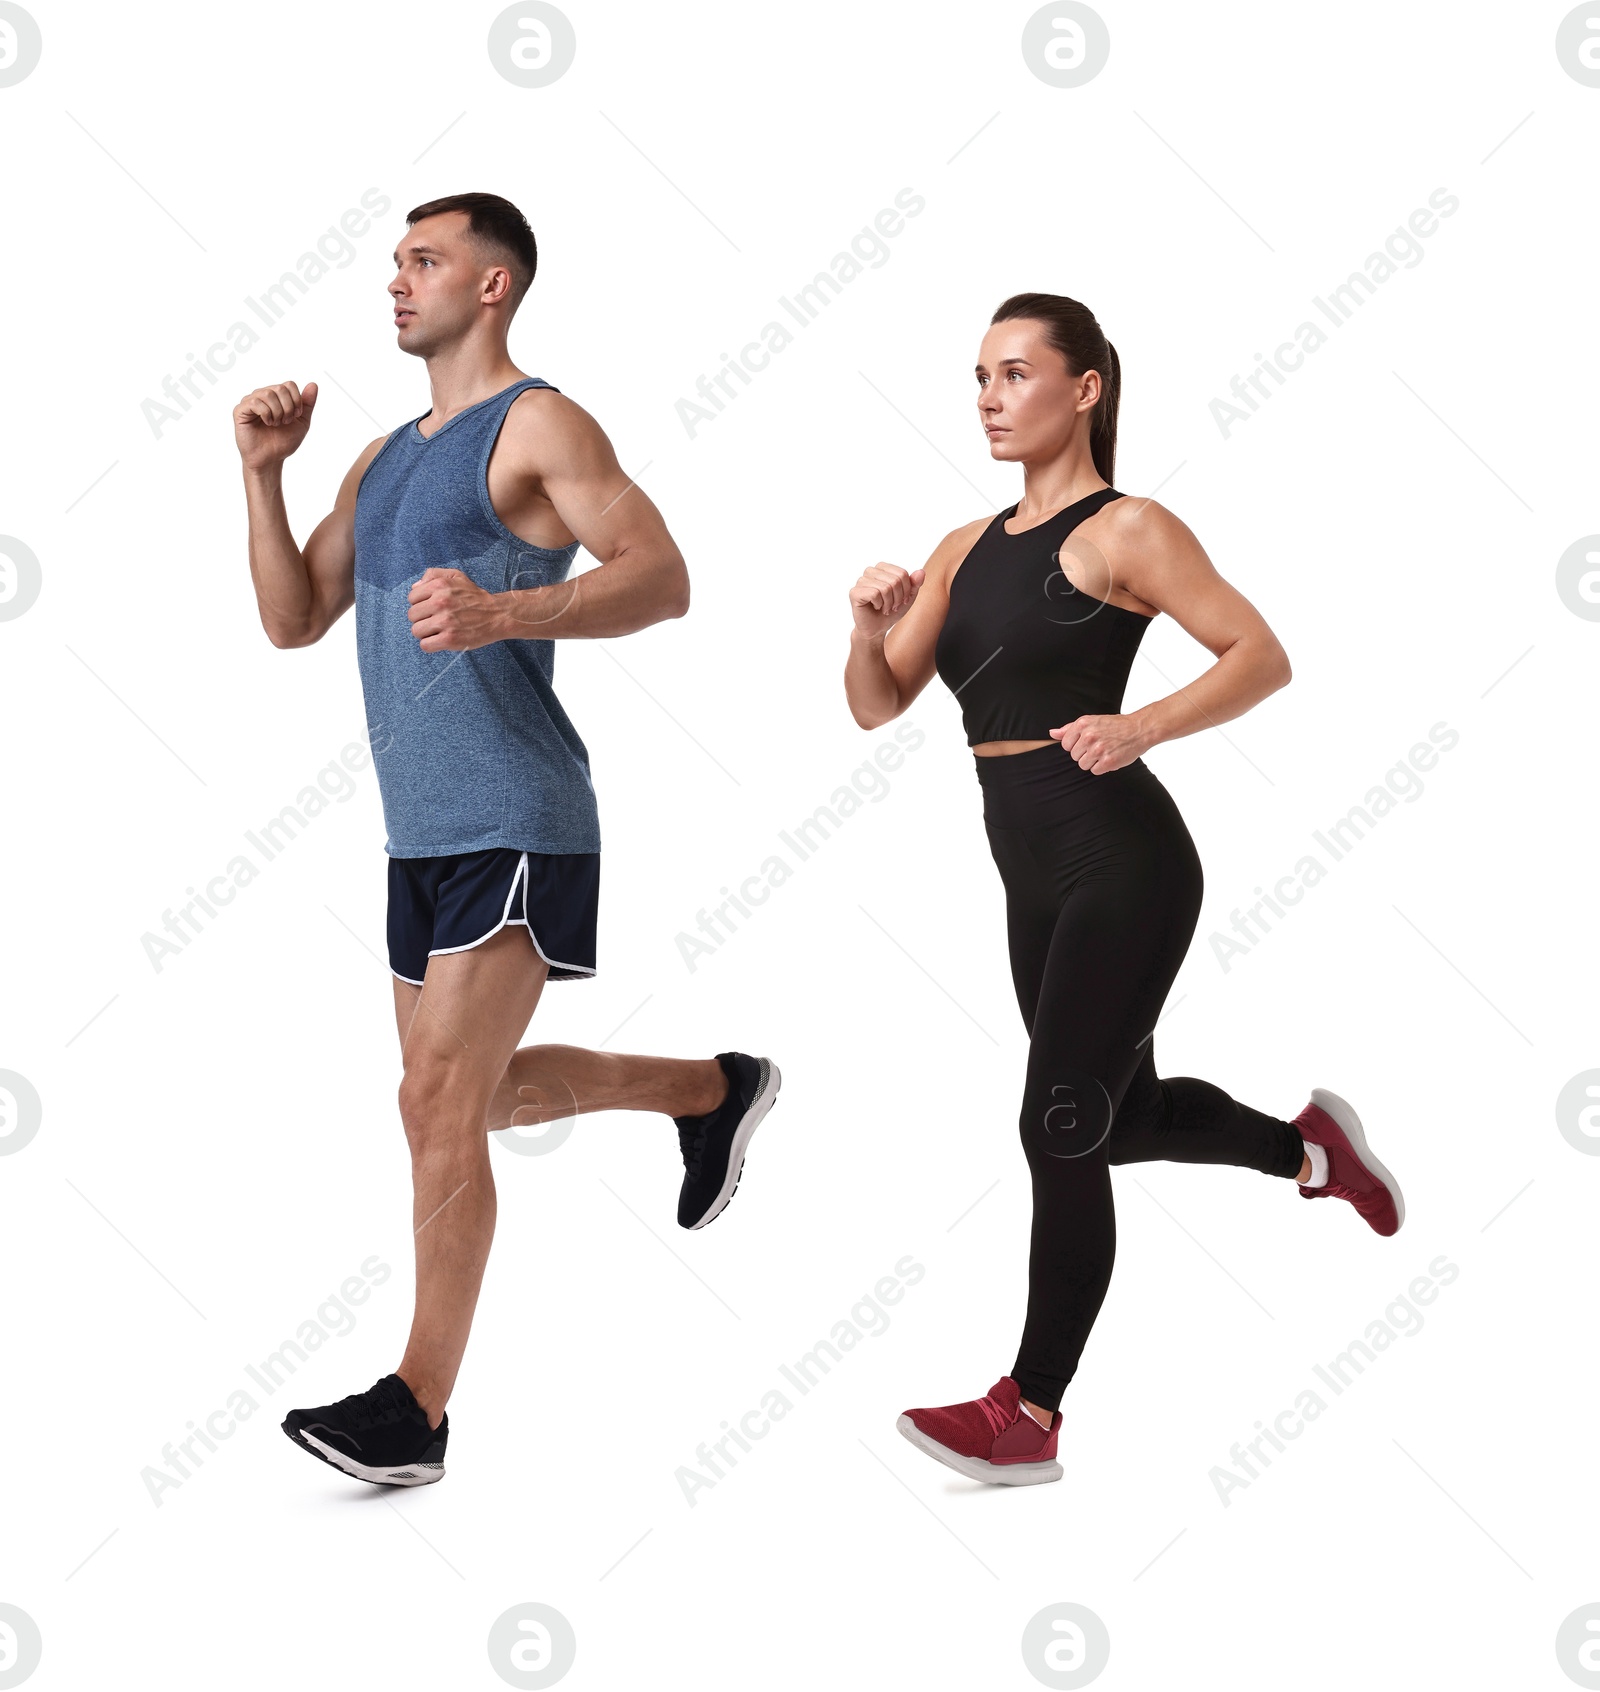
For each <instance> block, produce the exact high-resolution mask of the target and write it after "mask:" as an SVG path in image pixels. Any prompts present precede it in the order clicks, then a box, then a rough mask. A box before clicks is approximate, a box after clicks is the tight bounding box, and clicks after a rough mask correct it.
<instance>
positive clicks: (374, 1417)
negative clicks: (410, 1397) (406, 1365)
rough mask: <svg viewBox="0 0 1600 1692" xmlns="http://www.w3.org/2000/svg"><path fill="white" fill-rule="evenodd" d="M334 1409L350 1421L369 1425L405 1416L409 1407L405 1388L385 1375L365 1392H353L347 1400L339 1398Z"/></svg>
mask: <svg viewBox="0 0 1600 1692" xmlns="http://www.w3.org/2000/svg"><path fill="white" fill-rule="evenodd" d="M334 1409H335V1410H342V1411H344V1412H345V1414H346V1416H347V1417H349V1418H350V1419H351V1420H360V1421H364V1422H369V1423H370V1422H378V1421H383V1420H385V1419H386V1418H388V1417H390V1416H401V1415H405V1414H407V1413H408V1412H409V1411H410V1409H411V1406H410V1405H409V1404H408V1403H407V1402H406V1391H405V1388H404V1387H403V1386H402V1385H401V1384H400V1383H399V1382H398V1381H397V1380H396V1379H395V1378H393V1377H391V1376H388V1375H385V1376H384V1378H383V1379H382V1380H381V1381H379V1382H378V1383H377V1384H376V1385H375V1386H370V1387H368V1388H367V1390H366V1391H365V1392H353V1393H351V1394H350V1395H349V1397H348V1398H341V1399H340V1400H339V1402H338V1403H337V1404H336V1405H334Z"/></svg>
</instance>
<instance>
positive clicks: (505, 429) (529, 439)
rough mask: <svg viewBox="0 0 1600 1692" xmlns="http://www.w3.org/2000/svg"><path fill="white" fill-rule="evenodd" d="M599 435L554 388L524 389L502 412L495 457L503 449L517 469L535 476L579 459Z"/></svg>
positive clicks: (576, 406)
mask: <svg viewBox="0 0 1600 1692" xmlns="http://www.w3.org/2000/svg"><path fill="white" fill-rule="evenodd" d="M599 436H600V426H599V424H597V423H596V422H595V420H594V418H592V417H591V416H590V415H589V413H588V412H587V411H585V410H584V409H583V407H582V406H581V405H579V404H578V403H577V401H576V400H572V399H568V397H567V396H566V395H565V394H560V393H557V392H556V390H555V389H554V388H525V389H524V390H523V391H522V392H521V393H520V394H518V395H517V397H516V398H515V399H514V400H513V401H512V402H511V405H510V408H509V410H507V412H506V419H505V422H504V424H503V425H502V426H501V429H500V440H499V441H498V442H497V443H496V448H497V455H498V449H499V448H500V447H502V446H503V447H504V448H505V449H506V451H505V454H504V456H506V457H509V459H510V460H511V462H512V464H513V465H514V466H515V468H516V469H517V470H519V471H520V472H522V473H523V474H526V475H531V476H535V477H537V476H539V475H540V474H542V473H543V472H544V471H545V470H547V469H549V468H552V467H554V466H558V465H562V464H566V463H569V462H570V461H571V460H572V459H573V458H574V457H581V456H582V455H583V454H584V452H585V451H586V450H588V449H591V448H592V443H593V441H594V440H595V438H596V437H599ZM601 438H603V437H601Z"/></svg>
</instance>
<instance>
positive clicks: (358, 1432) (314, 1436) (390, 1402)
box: [283, 1375, 450, 1486]
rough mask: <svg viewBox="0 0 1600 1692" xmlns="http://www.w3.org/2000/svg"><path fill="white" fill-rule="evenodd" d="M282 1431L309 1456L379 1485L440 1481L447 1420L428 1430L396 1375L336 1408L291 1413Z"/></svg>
mask: <svg viewBox="0 0 1600 1692" xmlns="http://www.w3.org/2000/svg"><path fill="white" fill-rule="evenodd" d="M283 1431H284V1432H285V1433H286V1434H288V1436H289V1437H290V1439H292V1440H293V1441H294V1442H295V1444H296V1445H299V1446H303V1447H304V1448H305V1449H306V1450H307V1451H309V1452H310V1453H311V1455H312V1456H313V1457H320V1458H321V1459H322V1460H323V1462H324V1463H332V1464H333V1466H334V1468H336V1469H343V1470H344V1472H345V1473H346V1474H347V1475H354V1476H355V1478H356V1479H357V1480H364V1481H372V1482H373V1483H374V1484H375V1485H378V1486H426V1485H427V1484H428V1483H429V1482H430V1481H436V1480H442V1479H443V1478H444V1448H445V1442H446V1441H447V1440H448V1439H449V1437H450V1417H449V1415H448V1413H447V1414H446V1415H445V1416H444V1417H443V1418H441V1420H440V1422H439V1425H438V1427H436V1428H430V1427H429V1426H428V1418H427V1416H426V1415H425V1414H424V1413H423V1409H422V1406H421V1405H420V1404H418V1403H417V1401H416V1399H415V1398H413V1397H412V1396H411V1388H410V1387H408V1386H407V1385H406V1383H405V1382H404V1381H403V1380H401V1379H400V1377H399V1376H398V1375H385V1376H384V1377H383V1379H382V1380H381V1381H379V1382H378V1383H377V1385H376V1386H373V1387H370V1388H369V1389H368V1390H367V1391H366V1392H357V1393H352V1394H351V1395H350V1397H349V1398H341V1399H340V1400H339V1402H338V1403H337V1404H321V1405H318V1406H317V1407H316V1409H314V1410H291V1411H290V1412H289V1414H288V1415H287V1416H285V1417H284V1419H283Z"/></svg>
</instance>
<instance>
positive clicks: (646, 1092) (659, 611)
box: [233, 194, 779, 1486]
mask: <svg viewBox="0 0 1600 1692" xmlns="http://www.w3.org/2000/svg"><path fill="white" fill-rule="evenodd" d="M407 225H408V228H407V233H406V235H405V236H404V238H403V239H402V241H401V245H400V247H399V249H398V250H397V251H396V253H395V255H394V257H395V275H394V280H393V281H392V282H391V283H390V284H389V293H390V295H391V297H392V300H393V305H394V322H395V330H396V339H397V341H398V343H399V346H400V349H401V351H402V352H408V353H411V354H413V355H414V356H416V357H419V358H421V359H423V360H424V361H425V362H426V364H427V367H428V381H429V386H430V389H431V392H432V399H433V404H432V407H431V408H430V409H429V411H427V412H426V413H425V414H424V415H423V416H422V417H419V418H417V419H416V420H415V421H414V422H411V423H406V424H404V425H402V426H401V427H400V428H398V429H396V430H395V431H394V432H393V433H392V434H390V435H388V436H385V437H382V438H380V439H378V440H375V441H373V442H371V443H370V444H369V445H368V447H367V448H366V450H365V451H364V452H363V453H362V454H361V456H360V457H359V458H358V459H357V460H356V462H355V463H354V465H352V466H351V469H350V471H349V474H348V475H346V477H345V479H344V483H343V485H342V486H341V487H340V489H339V496H338V499H337V502H336V503H335V506H334V509H333V511H332V513H331V514H330V515H329V516H328V517H326V518H324V519H323V521H322V522H321V523H319V524H318V525H317V527H316V529H315V530H314V531H313V532H312V535H311V538H310V539H309V540H308V541H307V542H306V544H305V546H304V547H303V548H302V547H299V546H297V545H296V544H295V540H294V536H293V535H292V534H291V532H290V529H289V520H288V516H287V514H286V512H285V509H284V501H283V489H282V475H283V461H284V460H285V459H286V458H287V457H288V456H289V454H290V453H292V452H293V451H294V450H295V449H296V448H297V447H298V446H299V445H300V443H301V441H303V440H304V439H305V436H306V431H307V429H308V428H309V427H310V425H311V416H312V412H313V410H314V409H315V406H316V402H317V385H316V383H314V382H308V383H307V384H306V385H305V387H304V389H302V388H300V387H299V386H297V385H296V384H295V383H293V382H280V383H277V384H275V385H273V386H271V387H267V388H259V389H257V390H256V392H254V393H253V394H249V395H247V396H246V397H245V398H244V399H243V400H241V401H240V403H239V405H238V406H237V407H236V408H235V410H234V414H233V422H234V435H235V438H236V440H237V442H238V446H239V453H240V456H241V457H242V458H243V460H244V481H245V497H246V502H247V504H248V507H249V517H250V574H251V577H252V579H253V581H254V583H255V590H256V599H257V601H258V603H259V605H260V610H261V621H262V624H263V626H264V627H265V629H266V631H267V635H268V637H269V638H270V639H271V641H272V643H273V645H274V646H281V647H291V646H309V645H310V644H311V643H312V642H313V641H317V640H320V639H321V638H322V637H323V635H325V634H326V633H327V632H328V630H329V629H330V628H332V626H333V625H334V623H335V622H336V621H337V620H338V619H339V618H340V617H341V616H342V615H343V614H344V612H345V611H347V610H348V609H349V608H350V606H352V605H354V606H355V608H356V650H357V656H358V659H359V663H360V669H361V682H362V690H363V692H364V694H365V697H366V707H367V718H368V732H369V737H370V739H371V742H372V747H373V755H374V756H373V762H374V768H375V769H376V770H377V773H378V785H379V789H380V791H381V793H382V797H383V813H384V822H385V824H386V827H387V829H388V841H387V846H386V850H387V851H388V854H389V915H388V938H389V965H390V969H391V971H392V973H393V976H394V983H393V987H394V1008H395V1020H396V1023H397V1026H398V1029H399V1034H400V1045H401V1052H402V1057H403V1065H404V1076H403V1079H402V1080H401V1083H400V1116H401V1120H402V1121H403V1123H404V1125H405V1131H406V1138H407V1140H408V1141H409V1143H410V1147H411V1171H412V1188H413V1231H414V1238H415V1249H416V1282H417V1284H416V1310H415V1314H414V1317H413V1320H412V1325H411V1336H410V1339H409V1340H408V1342H407V1344H406V1350H405V1355H404V1356H403V1357H402V1358H401V1360H400V1363H399V1366H398V1368H397V1370H396V1371H395V1373H394V1374H391V1375H386V1376H385V1377H384V1378H383V1379H382V1380H380V1381H379V1382H378V1383H377V1384H376V1385H375V1386H373V1387H372V1388H371V1389H370V1390H369V1391H367V1392H363V1393H356V1394H354V1395H353V1396H351V1397H349V1398H344V1399H341V1400H340V1401H339V1402H338V1403H337V1404H327V1405H322V1406H319V1407H317V1408H315V1409H310V1410H293V1411H291V1412H290V1413H289V1416H288V1417H287V1419H286V1420H285V1421H284V1423H283V1429H284V1432H285V1433H287V1434H288V1435H289V1437H290V1438H291V1439H293V1440H294V1441H295V1442H296V1443H297V1444H299V1445H300V1446H302V1447H303V1448H304V1449H305V1450H307V1451H309V1452H311V1453H312V1454H313V1455H314V1456H317V1457H320V1458H322V1459H323V1460H324V1461H326V1462H329V1463H332V1464H334V1465H335V1466H336V1467H338V1468H340V1469H342V1470H344V1472H345V1473H346V1474H349V1475H354V1476H356V1477H357V1478H358V1479H361V1480H366V1481H374V1482H386V1483H391V1484H396V1485H403V1486H417V1485H423V1484H425V1483H427V1482H429V1481H436V1480H439V1479H440V1478H441V1477H442V1476H443V1474H444V1451H445V1443H446V1440H447V1439H448V1437H449V1419H448V1417H447V1416H446V1415H445V1404H446V1402H447V1401H448V1399H449V1397H450V1393H451V1389H452V1388H453V1387H454V1385H455V1379H456V1373H457V1371H458V1370H459V1368H460V1366H461V1357H462V1353H463V1352H464V1350H465V1349H466V1343H467V1333H468V1330H469V1329H470V1327H471V1325H472V1313H473V1309H474V1306H475V1305H476V1304H477V1299H478V1289H479V1286H480V1283H481V1282H482V1279H483V1270H484V1264H485V1262H486V1261H487V1258H488V1255H489V1243H490V1240H491V1238H492V1237H493V1234H494V1219H495V1194H494V1178H493V1175H492V1173H491V1170H490V1166H489V1142H488V1139H487V1137H486V1136H487V1132H488V1130H490V1129H496V1128H506V1127H510V1126H512V1125H518V1126H528V1125H532V1124H536V1123H543V1122H550V1121H553V1120H555V1119H556V1118H558V1117H564V1116H572V1115H577V1114H579V1113H582V1114H590V1113H593V1112H595V1111H601V1110H645V1111H659V1112H661V1113H663V1114H665V1115H668V1116H671V1117H672V1118H673V1119H674V1120H675V1122H676V1123H677V1127H678V1139H679V1147H680V1150H681V1152H682V1155H683V1161H684V1178H683V1187H682V1191H681V1193H680V1196H679V1201H678V1221H679V1222H680V1223H681V1224H682V1226H684V1227H685V1228H702V1227H704V1226H705V1225H706V1223H708V1222H709V1221H711V1220H712V1218H713V1217H715V1216H716V1215H718V1214H719V1213H720V1211H721V1210H722V1208H723V1207H724V1206H725V1205H726V1204H727V1202H728V1200H729V1199H730V1198H731V1197H732V1196H733V1191H734V1188H735V1187H736V1186H737V1185H738V1180H739V1172H740V1168H741V1166H742V1163H743V1160H744V1154H745V1148H746V1146H747V1145H748V1143H749V1140H750V1137H751V1135H752V1134H753V1133H754V1132H755V1129H756V1126H757V1125H758V1124H759V1123H760V1121H761V1119H762V1117H763V1116H765V1114H766V1112H767V1111H768V1109H769V1108H770V1107H771V1105H772V1102H773V1100H774V1098H775V1097H776V1095H777V1091H778V1086H779V1075H778V1071H777V1068H776V1067H775V1066H774V1065H773V1064H771V1063H769V1062H768V1061H767V1060H766V1059H765V1058H754V1057H750V1056H748V1055H747V1054H745V1053H743V1052H721V1053H719V1054H718V1055H717V1056H716V1057H715V1058H702V1059H674V1058H654V1057H627V1056H618V1055H614V1054H611V1053H606V1052H593V1051H586V1050H583V1049H581V1048H579V1047H575V1046H528V1047H524V1048H522V1049H521V1050H518V1049H517V1041H518V1039H519V1038H520V1037H521V1035H522V1033H523V1031H524V1030H525V1029H526V1028H527V1026H528V1022H529V1019H530V1018H531V1016H532V1015H533V1011H534V1007H535V1006H536V1005H537V1004H538V1002H539V995H540V992H541V990H542V989H543V987H544V984H545V982H546V981H547V980H551V981H572V980H580V979H583V978H586V977H589V976H592V975H593V974H594V972H595V926H596V911H597V902H598V894H599V879H600V827H599V820H598V816H597V812H596V807H595V796H594V790H593V787H592V785H591V783H590V776H589V758H588V752H587V750H586V749H585V747H584V744H583V742H582V740H580V739H579V737H578V733H577V730H576V729H575V728H574V727H573V726H572V723H571V721H570V720H569V719H568V717H567V714H566V712H565V711H564V710H563V709H562V708H561V705H560V703H559V701H558V700H557V698H556V696H555V693H554V692H553V691H552V688H551V676H552V670H553V665H554V650H555V649H554V642H555V641H557V640H592V639H601V638H606V637H610V636H615V635H625V634H631V633H633V632H634V630H636V629H642V628H647V627H648V626H649V625H650V624H652V623H656V622H660V621H662V620H663V619H664V618H667V617H681V616H682V615H683V614H684V612H685V611H687V610H688V608H689V579H688V574H687V572H686V570H685V568H684V562H683V558H682V556H681V555H680V554H679V552H678V549H677V547H676V546H675V545H674V544H673V541H672V537H671V536H670V535H669V534H668V533H667V529H666V525H665V524H664V523H663V522H662V519H661V515H660V513H659V512H658V511H657V510H656V508H655V506H654V505H652V504H651V502H650V500H649V499H648V498H646V496H645V495H644V493H643V492H642V491H641V490H640V489H639V488H638V487H637V486H635V485H634V484H633V483H632V482H630V481H629V480H628V478H627V477H626V476H624V475H623V473H622V470H621V469H620V468H619V466H618V464H617V461H616V457H615V455H614V454H613V452H612V449H611V443H610V441H609V440H608V439H607V438H606V436H605V433H604V432H603V431H602V430H601V428H600V426H599V424H597V423H596V422H595V420H594V419H593V418H592V417H590V416H589V414H588V413H587V412H586V411H584V410H583V409H582V408H581V407H580V406H578V405H575V404H574V403H573V402H572V401H571V400H570V399H567V398H565V397H564V396H563V395H562V394H561V393H559V392H558V391H557V390H556V389H555V388H552V387H551V386H550V385H549V384H548V383H546V382H544V381H542V380H540V379H539V378H538V377H536V376H525V375H524V374H523V373H522V371H520V370H519V369H518V368H517V366H516V365H515V364H513V363H512V361H511V358H510V356H509V354H508V352H507V350H506V335H507V331H508V329H509V327H510V324H511V319H512V316H513V314H514V313H515V311H516V309H517V306H518V305H519V304H520V303H521V300H522V298H523V296H524V294H525V293H526V292H527V290H528V286H529V284H530V283H531V282H532V281H533V275H534V269H535V265H536V263H537V252H536V249H535V246H534V239H533V233H532V231H531V230H530V229H529V228H528V225H527V222H526V221H525V220H524V218H523V216H522V214H521V213H520V212H519V211H518V210H517V209H516V207H515V206H513V205H511V204H510V203H509V202H507V201H505V200H502V199H500V198H499V197H498V196H496V195H492V194H457V195H454V196H452V197H450V198H448V199H442V200H434V201H431V202H429V203H428V204H427V205H423V206H418V207H417V209H416V210H415V211H413V212H412V213H411V214H410V216H409V217H408V219H407ZM580 544H581V545H582V546H584V547H586V548H587V549H588V550H589V552H591V553H592V554H593V555H594V556H595V557H596V558H597V559H599V560H600V565H599V568H598V569H594V570H589V571H586V572H584V573H583V574H581V575H578V576H574V577H572V578H571V579H570V580H569V579H568V571H569V569H570V566H571V564H572V560H573V557H574V555H575V554H576V552H577V550H578V547H579V545H580Z"/></svg>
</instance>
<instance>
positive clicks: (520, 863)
mask: <svg viewBox="0 0 1600 1692" xmlns="http://www.w3.org/2000/svg"><path fill="white" fill-rule="evenodd" d="M519 881H520V882H521V883H522V897H523V906H522V908H523V910H524V911H526V910H527V908H528V906H527V897H528V854H527V853H526V852H524V853H523V854H522V856H521V857H520V858H519V859H518V860H517V873H516V874H515V875H513V876H512V878H511V886H510V887H509V889H507V892H506V908H505V910H504V911H503V912H502V913H501V916H500V920H499V921H498V922H497V923H496V924H495V925H494V927H493V928H491V929H490V930H489V931H488V933H487V934H480V935H479V936H478V938H477V939H476V940H469V941H468V942H467V943H466V945H464V946H436V947H434V948H433V949H432V950H431V951H430V952H429V953H428V956H429V957H430V958H445V957H449V956H451V955H452V954H453V953H455V952H470V951H471V950H472V949H473V948H474V947H475V946H481V945H482V944H483V943H484V941H485V940H492V939H493V938H494V937H495V935H497V934H498V933H499V932H500V930H501V929H502V928H525V929H527V931H528V938H529V939H530V940H531V941H532V942H533V949H534V951H536V952H537V953H538V954H539V956H540V957H541V958H543V959H544V961H545V963H546V964H548V965H549V966H550V968H551V969H570V970H572V971H573V972H574V973H573V975H572V976H570V977H569V978H568V979H569V980H580V981H582V980H592V979H593V978H594V973H595V972H594V971H593V970H592V969H590V968H589V967H588V965H587V964H571V963H562V962H561V960H560V959H559V958H553V957H551V956H550V954H549V953H548V952H547V951H546V950H545V949H544V947H543V946H541V945H540V944H539V936H538V935H537V934H535V933H534V932H533V924H532V923H531V922H529V921H528V919H527V917H526V916H519V917H514V916H512V914H511V904H512V901H513V900H514V899H515V898H516V896H517V883H518V882H519ZM389 973H390V974H391V975H393V976H394V977H395V979H396V980H397V981H404V982H406V983H407V984H408V985H409V986H412V987H420V986H421V985H422V983H421V982H420V981H412V980H411V978H410V976H408V975H401V974H399V973H398V971H396V970H392V969H391V970H390V971H389Z"/></svg>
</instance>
